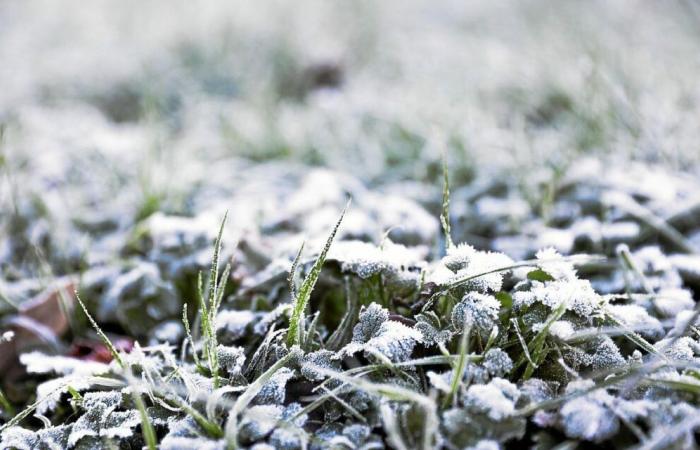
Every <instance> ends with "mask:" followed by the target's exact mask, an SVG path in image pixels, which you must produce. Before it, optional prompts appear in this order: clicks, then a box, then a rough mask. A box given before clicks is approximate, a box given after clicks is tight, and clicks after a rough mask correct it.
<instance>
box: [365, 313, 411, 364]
mask: <svg viewBox="0 0 700 450" xmlns="http://www.w3.org/2000/svg"><path fill="white" fill-rule="evenodd" d="M421 340H422V335H421V334H420V332H419V331H417V330H415V329H413V328H409V327H407V326H406V325H404V324H402V323H401V322H396V321H393V320H388V321H386V322H384V323H382V324H381V326H380V327H379V330H378V331H377V333H376V335H375V336H374V337H372V339H370V340H369V341H367V343H365V344H364V346H363V348H364V350H365V352H366V353H368V354H372V353H374V352H379V353H381V354H382V355H384V356H386V357H387V358H389V360H391V361H393V362H399V361H407V360H409V359H410V357H411V353H413V348H414V347H415V346H416V344H417V343H418V342H420V341H421Z"/></svg>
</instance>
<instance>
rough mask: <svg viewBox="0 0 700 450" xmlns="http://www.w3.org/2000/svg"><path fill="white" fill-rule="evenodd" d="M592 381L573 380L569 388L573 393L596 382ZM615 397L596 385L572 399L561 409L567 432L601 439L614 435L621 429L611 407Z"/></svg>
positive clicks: (572, 434)
mask: <svg viewBox="0 0 700 450" xmlns="http://www.w3.org/2000/svg"><path fill="white" fill-rule="evenodd" d="M592 385H593V384H592V382H590V381H585V382H571V383H569V386H567V389H566V392H567V393H573V392H577V391H581V390H585V389H589V388H590V387H591V386H592ZM612 401H613V397H612V396H611V395H610V394H608V393H607V392H605V391H604V390H602V389H596V390H593V391H591V392H589V393H588V394H586V395H585V396H583V397H577V398H574V399H573V400H569V401H567V402H566V403H564V405H563V406H562V407H561V410H560V412H559V414H560V416H561V424H562V428H563V429H564V432H565V433H566V435H567V436H569V437H571V438H577V439H585V440H588V441H592V442H596V443H599V442H601V441H603V440H605V439H608V438H610V437H611V436H613V435H614V434H615V433H617V431H618V429H619V426H620V424H619V420H618V418H617V416H616V415H615V414H614V412H613V411H612V410H611V409H610V408H608V406H607V405H608V404H610V403H611V402H612Z"/></svg>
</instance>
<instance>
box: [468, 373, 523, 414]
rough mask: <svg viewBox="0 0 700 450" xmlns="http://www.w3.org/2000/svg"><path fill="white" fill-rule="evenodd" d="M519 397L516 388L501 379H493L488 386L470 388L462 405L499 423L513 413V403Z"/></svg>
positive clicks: (479, 385) (481, 385)
mask: <svg viewBox="0 0 700 450" xmlns="http://www.w3.org/2000/svg"><path fill="white" fill-rule="evenodd" d="M519 397H520V392H519V391H518V388H517V386H515V385H514V384H512V383H511V382H509V381H507V380H504V379H502V378H494V379H493V380H491V382H490V383H489V384H475V385H473V386H470V387H469V389H468V390H467V394H466V398H465V401H464V403H465V405H466V406H468V407H469V408H470V409H471V410H473V411H476V412H480V413H484V414H486V415H488V417H489V418H490V419H492V420H496V421H501V420H504V419H506V418H508V417H511V416H512V415H513V414H514V413H515V402H516V401H517V400H518V398H519Z"/></svg>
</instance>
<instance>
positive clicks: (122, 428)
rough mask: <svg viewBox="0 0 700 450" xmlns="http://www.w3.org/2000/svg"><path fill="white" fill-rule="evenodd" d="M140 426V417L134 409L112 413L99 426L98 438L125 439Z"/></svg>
mask: <svg viewBox="0 0 700 450" xmlns="http://www.w3.org/2000/svg"><path fill="white" fill-rule="evenodd" d="M139 425H141V416H140V415H139V412H138V411H137V410H135V409H130V410H128V411H113V412H111V413H110V414H109V415H107V416H106V417H104V419H103V420H102V423H101V424H100V436H101V437H106V438H127V437H129V436H131V435H133V429H134V428H136V427H137V426H139Z"/></svg>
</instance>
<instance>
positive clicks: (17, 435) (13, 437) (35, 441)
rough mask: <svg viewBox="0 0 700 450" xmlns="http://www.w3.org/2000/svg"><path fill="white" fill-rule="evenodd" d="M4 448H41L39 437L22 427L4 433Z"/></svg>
mask: <svg viewBox="0 0 700 450" xmlns="http://www.w3.org/2000/svg"><path fill="white" fill-rule="evenodd" d="M0 443H2V446H3V448H13V449H17V450H34V449H35V448H39V443H40V440H39V436H37V434H36V433H35V432H33V431H30V430H26V429H24V428H22V427H10V428H8V429H6V430H5V431H3V432H2V441H0Z"/></svg>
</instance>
